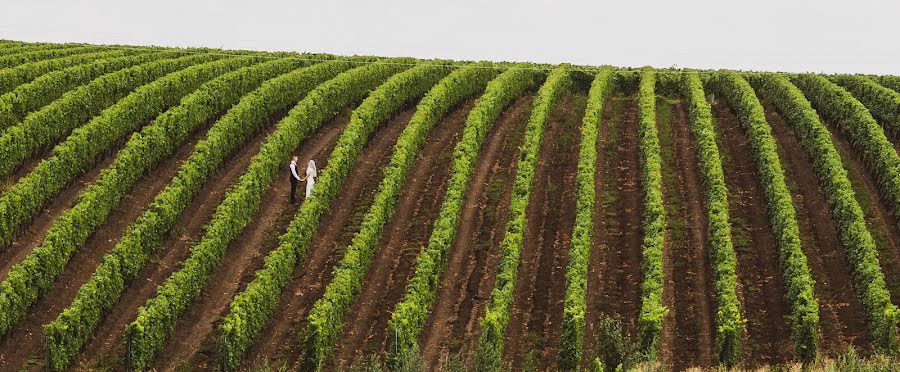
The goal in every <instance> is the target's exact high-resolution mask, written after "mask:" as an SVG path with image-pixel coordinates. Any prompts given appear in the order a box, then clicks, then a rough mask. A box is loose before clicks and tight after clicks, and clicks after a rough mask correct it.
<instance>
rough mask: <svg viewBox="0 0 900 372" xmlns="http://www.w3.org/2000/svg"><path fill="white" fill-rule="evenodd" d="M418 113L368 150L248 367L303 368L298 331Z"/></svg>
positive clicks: (397, 121)
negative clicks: (402, 134)
mask: <svg viewBox="0 0 900 372" xmlns="http://www.w3.org/2000/svg"><path fill="white" fill-rule="evenodd" d="M412 114H413V112H412V111H411V110H406V111H404V112H402V113H400V114H398V115H397V116H395V117H394V118H393V119H391V121H390V123H387V124H385V125H384V126H383V127H382V128H381V129H380V130H379V131H378V132H377V133H376V134H375V136H374V138H373V139H372V140H370V141H369V143H368V144H367V145H366V147H365V148H364V149H363V151H362V153H361V154H360V156H359V158H357V160H356V162H355V163H354V164H353V167H352V168H351V171H350V174H349V175H348V177H347V182H346V183H345V184H344V186H343V187H342V188H341V192H340V193H339V194H338V195H339V197H338V200H336V201H335V202H333V203H332V208H331V209H330V210H329V211H328V213H326V214H325V215H324V216H323V217H322V220H321V221H320V222H319V226H320V229H319V230H318V231H317V232H316V235H315V236H314V237H313V239H312V241H311V242H310V245H309V247H308V248H307V251H306V257H304V258H303V259H302V261H301V262H300V263H299V267H298V268H297V269H296V270H295V271H294V277H293V279H292V280H291V282H290V283H289V284H288V286H287V287H286V288H285V290H284V292H283V293H282V294H281V299H280V300H279V303H278V306H276V307H275V313H274V314H273V315H272V318H271V319H270V320H269V322H268V323H267V324H266V326H265V327H264V328H263V330H262V333H261V335H260V337H259V342H257V343H256V344H255V345H254V346H253V347H251V348H250V350H248V352H247V355H246V357H245V358H244V360H245V361H246V363H245V364H248V365H252V364H254V363H256V362H259V361H261V360H262V359H266V360H271V361H275V362H276V363H282V362H284V363H286V365H288V366H290V367H291V368H298V365H299V363H300V361H301V360H302V358H301V357H302V353H303V351H302V349H301V347H300V344H299V342H298V338H299V337H298V331H299V330H300V329H302V327H303V325H304V322H305V321H306V316H307V313H308V312H309V310H310V308H311V307H312V305H313V304H314V303H315V301H316V300H318V299H319V298H320V297H322V294H323V293H324V291H325V287H326V286H327V284H328V281H329V280H330V279H331V272H332V268H333V267H334V266H335V265H336V264H337V263H338V262H339V260H340V257H341V254H342V253H343V247H345V246H346V245H347V244H349V243H350V239H351V238H352V237H353V233H355V232H356V230H357V229H358V228H359V223H360V222H361V221H362V215H363V213H365V211H366V210H368V208H369V206H370V205H371V203H372V200H373V198H374V196H375V191H376V189H377V186H378V182H379V180H380V179H381V178H380V177H381V175H382V174H383V168H384V167H385V166H387V164H388V161H389V160H390V151H391V150H392V149H393V146H394V143H395V141H396V138H397V136H399V135H400V132H401V131H402V130H403V128H404V127H405V126H406V124H407V123H408V122H409V119H410V117H412Z"/></svg>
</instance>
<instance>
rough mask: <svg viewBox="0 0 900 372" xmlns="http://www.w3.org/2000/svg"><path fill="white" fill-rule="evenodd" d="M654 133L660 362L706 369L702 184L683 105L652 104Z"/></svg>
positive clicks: (708, 283) (708, 275)
mask: <svg viewBox="0 0 900 372" xmlns="http://www.w3.org/2000/svg"><path fill="white" fill-rule="evenodd" d="M657 102H658V103H657V105H658V106H657V128H658V129H659V139H660V147H661V154H662V159H663V165H662V173H663V201H664V203H665V206H666V238H665V243H666V244H665V246H664V249H663V257H664V258H663V260H664V264H663V270H664V273H665V280H666V281H665V284H664V289H663V304H664V305H665V306H666V307H667V308H668V309H669V313H668V314H667V316H666V317H665V319H664V320H663V336H662V342H661V343H662V345H661V347H662V350H661V354H660V355H661V357H662V358H661V359H662V362H663V364H664V365H671V366H673V368H674V369H675V370H679V371H680V370H684V369H686V368H689V367H702V368H707V367H712V366H714V365H715V364H717V361H718V356H717V355H716V350H715V329H716V326H715V298H714V295H715V292H714V287H713V274H712V270H711V267H710V262H709V254H708V252H707V250H706V248H707V246H706V243H707V241H706V237H707V218H706V207H705V204H704V197H703V190H701V187H702V183H701V182H702V181H701V179H700V171H699V169H698V164H697V156H696V153H697V152H696V149H695V148H694V144H693V138H692V136H691V132H690V125H691V124H690V122H689V120H688V118H687V112H686V110H685V107H684V104H683V103H682V102H681V101H678V102H676V103H674V104H669V103H667V102H666V101H665V100H662V99H659V100H657Z"/></svg>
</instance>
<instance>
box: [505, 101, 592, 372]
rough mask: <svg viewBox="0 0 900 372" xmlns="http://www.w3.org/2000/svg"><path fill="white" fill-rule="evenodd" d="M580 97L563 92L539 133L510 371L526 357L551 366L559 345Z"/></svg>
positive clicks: (510, 334)
mask: <svg viewBox="0 0 900 372" xmlns="http://www.w3.org/2000/svg"><path fill="white" fill-rule="evenodd" d="M584 98H585V97H584V95H583V94H569V95H566V96H564V97H562V99H560V101H559V103H558V104H557V106H556V107H555V108H554V110H553V113H552V115H551V117H550V121H549V122H548V123H547V129H546V132H545V133H544V142H543V144H542V146H541V151H540V155H539V159H540V160H539V161H538V166H537V169H536V170H535V176H534V177H535V181H534V184H533V185H532V190H531V201H530V202H529V205H528V225H527V229H526V233H525V239H524V242H523V247H522V252H521V263H520V264H519V272H518V275H517V280H516V289H515V294H514V296H515V300H514V302H513V308H512V314H511V316H510V321H509V327H508V330H507V334H506V341H505V343H506V346H505V354H506V359H507V360H509V361H511V362H512V367H513V369H514V370H518V369H521V368H522V363H523V362H524V361H525V359H531V360H533V362H534V363H535V364H536V366H538V368H540V369H547V368H551V367H552V366H555V362H556V351H557V349H558V348H559V331H560V326H561V324H560V322H561V319H562V305H563V299H564V296H565V282H566V280H565V266H566V261H567V260H568V251H569V244H570V243H571V239H572V226H573V225H574V223H575V175H576V173H577V171H578V146H579V142H580V137H581V136H580V130H579V129H580V122H581V119H582V116H583V115H582V114H583V111H584V104H585V100H584Z"/></svg>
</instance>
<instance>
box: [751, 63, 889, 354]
mask: <svg viewBox="0 0 900 372" xmlns="http://www.w3.org/2000/svg"><path fill="white" fill-rule="evenodd" d="M751 82H752V83H753V84H754V85H755V86H756V88H757V90H758V91H760V92H762V94H763V95H765V96H766V97H767V98H769V99H771V100H772V101H773V102H774V103H775V106H776V107H777V108H778V110H779V111H780V112H781V113H782V114H784V116H785V117H786V118H787V119H788V122H789V123H791V124H792V126H793V128H794V132H795V133H796V134H797V137H798V138H799V139H800V143H801V144H802V145H803V147H804V148H805V149H806V152H807V153H808V154H809V155H810V158H811V159H813V167H814V169H815V171H816V175H817V176H818V178H819V183H820V184H821V185H822V188H823V189H824V190H825V196H826V198H827V200H828V205H829V207H831V215H832V217H833V218H834V220H835V222H837V225H838V232H839V233H840V237H841V242H842V243H843V246H844V250H845V252H846V254H847V259H848V261H849V262H850V266H851V269H852V271H853V279H854V286H853V287H854V289H855V290H856V293H857V296H859V298H860V300H861V301H862V303H863V304H864V305H865V307H866V311H867V313H868V319H869V329H870V332H871V334H872V339H873V340H874V341H875V344H876V345H877V346H878V347H879V348H881V349H882V350H884V351H888V352H893V351H896V348H897V345H898V344H897V342H898V341H897V340H898V339H897V325H898V322H900V310H898V309H897V307H896V306H894V305H893V304H892V303H891V296H890V293H889V292H888V290H887V286H886V283H885V281H884V274H883V273H882V272H881V266H880V265H879V263H878V251H877V248H876V247H875V241H874V240H873V239H872V235H871V234H870V233H869V230H868V229H867V228H866V220H865V215H864V214H863V211H862V208H861V207H860V205H859V203H858V202H857V200H856V194H855V193H854V191H853V187H852V185H851V184H850V179H849V178H848V176H847V170H846V169H844V165H843V163H842V162H841V156H840V153H838V151H837V148H835V146H834V143H833V142H832V140H831V133H829V131H828V129H827V128H826V127H825V125H824V124H822V122H821V121H819V116H818V114H817V113H816V111H815V110H814V109H813V108H812V105H811V104H810V103H809V101H808V100H807V99H806V98H805V97H804V96H803V93H801V92H800V89H798V88H797V87H796V86H794V85H793V84H791V82H790V81H789V80H788V79H787V78H785V77H783V76H777V75H754V76H753V78H751Z"/></svg>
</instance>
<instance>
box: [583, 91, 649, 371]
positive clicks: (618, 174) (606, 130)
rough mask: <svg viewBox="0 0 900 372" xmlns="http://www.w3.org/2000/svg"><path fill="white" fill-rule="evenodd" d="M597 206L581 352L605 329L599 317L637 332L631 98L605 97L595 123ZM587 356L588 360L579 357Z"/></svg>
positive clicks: (636, 175) (637, 212)
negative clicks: (597, 131) (602, 327)
mask: <svg viewBox="0 0 900 372" xmlns="http://www.w3.org/2000/svg"><path fill="white" fill-rule="evenodd" d="M600 128H601V129H600V138H599V144H598V146H599V149H598V162H599V163H598V169H597V180H596V183H598V186H597V196H596V197H597V204H596V206H595V208H597V209H596V210H595V211H594V213H595V220H594V235H595V237H596V238H595V239H594V244H593V247H592V250H593V252H592V254H591V268H590V274H589V275H590V276H589V277H588V286H587V292H588V301H587V318H586V319H592V321H590V322H587V323H586V324H585V329H586V330H585V334H586V342H585V345H589V346H590V347H586V349H587V350H597V349H598V348H600V346H601V345H599V343H601V342H602V341H603V340H602V339H603V336H602V335H603V333H604V332H605V331H608V330H603V329H600V328H599V325H600V324H601V323H602V322H601V320H610V321H612V322H618V323H620V324H621V328H622V331H623V333H625V335H626V336H628V337H629V338H632V339H634V338H636V336H637V319H638V315H639V313H640V306H641V277H642V276H641V259H642V258H641V209H642V207H641V191H640V161H639V159H638V136H637V128H638V122H637V100H636V99H635V98H611V99H610V101H609V103H608V104H607V105H606V106H605V108H604V113H603V118H602V120H601V123H600ZM585 359H589V358H585Z"/></svg>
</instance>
